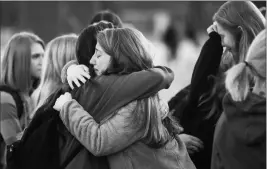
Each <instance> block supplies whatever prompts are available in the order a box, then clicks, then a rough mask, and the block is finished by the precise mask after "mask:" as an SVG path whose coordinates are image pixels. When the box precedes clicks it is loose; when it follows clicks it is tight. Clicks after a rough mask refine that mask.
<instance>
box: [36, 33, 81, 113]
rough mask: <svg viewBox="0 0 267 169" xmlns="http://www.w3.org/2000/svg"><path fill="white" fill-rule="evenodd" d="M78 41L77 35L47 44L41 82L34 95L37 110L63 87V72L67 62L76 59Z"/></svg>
mask: <svg viewBox="0 0 267 169" xmlns="http://www.w3.org/2000/svg"><path fill="white" fill-rule="evenodd" d="M77 39H78V36H77V35H75V34H67V35H62V36H59V37H56V38H54V39H53V40H51V41H50V42H49V43H48V44H47V48H46V50H45V54H44V61H43V71H42V76H41V82H40V85H39V86H38V88H37V89H36V90H35V91H34V92H33V94H32V100H33V105H34V108H35V109H38V107H40V106H41V105H42V104H43V103H44V102H45V100H46V99H47V98H48V97H49V96H50V95H51V94H52V93H54V92H55V91H56V90H57V89H58V88H59V87H61V86H62V84H63V83H62V82H61V70H62V68H63V67H64V65H65V64H66V63H67V62H69V61H71V60H74V59H75V58H76V54H75V47H76V42H77Z"/></svg>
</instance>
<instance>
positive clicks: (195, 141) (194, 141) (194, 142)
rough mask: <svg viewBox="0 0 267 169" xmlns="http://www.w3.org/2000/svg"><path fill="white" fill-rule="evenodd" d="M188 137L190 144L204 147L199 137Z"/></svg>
mask: <svg viewBox="0 0 267 169" xmlns="http://www.w3.org/2000/svg"><path fill="white" fill-rule="evenodd" d="M190 139H191V142H190V145H192V146H195V147H198V148H201V149H202V148H204V144H203V142H202V141H201V140H200V139H199V138H197V137H194V136H190Z"/></svg>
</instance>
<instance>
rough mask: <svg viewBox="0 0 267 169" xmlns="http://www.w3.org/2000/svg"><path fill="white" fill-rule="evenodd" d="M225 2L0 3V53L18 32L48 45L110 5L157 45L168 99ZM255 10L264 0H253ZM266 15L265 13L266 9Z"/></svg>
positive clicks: (179, 86) (164, 94) (186, 81)
mask: <svg viewBox="0 0 267 169" xmlns="http://www.w3.org/2000/svg"><path fill="white" fill-rule="evenodd" d="M224 2H225V1H219V2H218V1H168V2H164V1H154V2H153V1H80V2H74V1H42V2H38V1H26V2H23V1H17V2H14V1H1V2H0V9H1V14H0V15H1V21H0V23H1V27H0V29H1V55H2V53H3V50H4V47H5V44H6V42H7V41H8V39H9V38H10V37H11V36H12V35H13V34H14V33H16V32H20V31H31V32H34V33H36V34H37V35H39V36H40V37H41V38H42V39H43V40H44V41H45V42H46V43H47V42H49V41H50V40H51V39H53V38H54V37H56V36H58V35H62V34H65V33H77V34H79V32H80V31H81V29H82V28H84V27H85V26H87V25H88V23H89V22H90V20H91V18H92V17H93V15H94V14H95V13H96V12H98V11H100V10H105V9H109V10H111V11H113V12H115V13H116V14H118V15H119V16H120V17H121V19H122V21H123V22H124V23H125V26H128V27H135V28H137V29H138V30H140V31H141V32H142V33H143V34H144V35H145V36H146V37H147V38H148V39H149V40H150V41H151V42H152V43H153V44H154V46H155V51H156V52H155V53H156V56H155V57H154V62H155V64H156V65H158V64H160V65H165V66H168V67H170V68H171V69H173V71H174V72H175V79H174V82H173V84H172V85H171V87H170V89H169V90H165V91H162V92H161V95H162V97H163V98H164V99H165V100H166V101H167V100H169V99H170V98H171V97H172V96H173V95H174V94H175V93H177V92H178V91H179V90H180V89H182V88H183V87H185V86H186V85H187V84H189V83H190V78H191V74H192V70H193V67H194V64H195V61H196V59H197V57H198V55H199V52H200V49H201V46H202V45H203V43H204V42H205V41H206V40H207V38H208V36H207V33H206V29H207V27H208V26H209V25H210V24H212V16H213V14H214V13H215V12H216V11H217V9H218V8H219V7H220V6H221V5H222V4H223V3H224ZM252 2H253V3H255V5H256V6H257V7H258V8H261V9H262V8H263V7H266V1H252ZM264 14H265V11H264Z"/></svg>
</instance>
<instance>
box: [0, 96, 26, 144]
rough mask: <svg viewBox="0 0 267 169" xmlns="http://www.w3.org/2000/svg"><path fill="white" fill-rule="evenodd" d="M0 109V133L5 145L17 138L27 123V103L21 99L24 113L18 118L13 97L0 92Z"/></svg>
mask: <svg viewBox="0 0 267 169" xmlns="http://www.w3.org/2000/svg"><path fill="white" fill-rule="evenodd" d="M0 98H1V99H0V103H1V104H0V105H1V107H0V109H1V120H0V122H1V135H2V136H3V139H4V141H5V143H6V144H7V145H9V144H12V143H13V142H14V141H16V140H17V139H18V134H19V133H21V132H23V130H24V129H25V128H26V127H27V125H28V124H29V117H28V113H27V111H29V107H28V104H27V103H26V101H25V99H24V98H22V97H21V98H22V99H23V103H24V104H23V107H24V113H23V114H22V116H21V118H20V119H19V118H18V114H17V107H16V103H15V100H14V99H13V97H12V96H11V95H10V94H9V93H6V92H0Z"/></svg>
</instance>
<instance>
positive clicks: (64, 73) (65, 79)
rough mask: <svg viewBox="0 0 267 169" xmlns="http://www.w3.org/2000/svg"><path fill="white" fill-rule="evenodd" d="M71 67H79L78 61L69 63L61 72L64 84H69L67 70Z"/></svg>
mask: <svg viewBox="0 0 267 169" xmlns="http://www.w3.org/2000/svg"><path fill="white" fill-rule="evenodd" d="M71 65H78V61H77V60H71V61H69V62H68V63H67V64H66V65H65V66H64V67H63V68H62V70H61V81H62V83H67V70H68V68H69V67H70V66H71Z"/></svg>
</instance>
